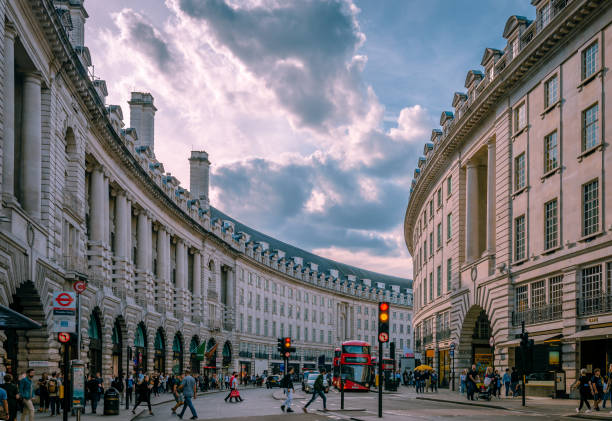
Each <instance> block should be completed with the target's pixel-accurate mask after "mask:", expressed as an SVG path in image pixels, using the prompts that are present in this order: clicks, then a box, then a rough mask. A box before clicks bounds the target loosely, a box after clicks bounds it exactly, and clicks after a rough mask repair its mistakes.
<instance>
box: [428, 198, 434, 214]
mask: <svg viewBox="0 0 612 421" xmlns="http://www.w3.org/2000/svg"><path fill="white" fill-rule="evenodd" d="M433 216H434V211H433V199H431V200H430V201H429V219H431V218H433Z"/></svg>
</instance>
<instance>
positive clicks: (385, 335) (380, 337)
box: [378, 332, 389, 342]
mask: <svg viewBox="0 0 612 421" xmlns="http://www.w3.org/2000/svg"><path fill="white" fill-rule="evenodd" d="M388 340H389V334H388V333H386V332H380V333H379V334H378V341H379V342H387V341H388Z"/></svg>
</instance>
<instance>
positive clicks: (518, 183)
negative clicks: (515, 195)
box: [514, 152, 525, 191]
mask: <svg viewBox="0 0 612 421" xmlns="http://www.w3.org/2000/svg"><path fill="white" fill-rule="evenodd" d="M523 187H525V152H523V153H521V154H520V155H518V156H517V157H516V158H514V191H518V190H520V189H522V188H523Z"/></svg>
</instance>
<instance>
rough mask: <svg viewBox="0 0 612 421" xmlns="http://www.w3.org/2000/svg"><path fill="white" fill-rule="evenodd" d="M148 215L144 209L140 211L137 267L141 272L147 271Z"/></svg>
mask: <svg viewBox="0 0 612 421" xmlns="http://www.w3.org/2000/svg"><path fill="white" fill-rule="evenodd" d="M148 226H149V224H148V222H147V215H146V213H145V211H144V210H142V209H141V210H139V211H138V225H137V230H138V233H137V234H138V245H137V256H136V267H137V268H138V270H139V271H141V272H146V271H147V256H148V253H147V230H148Z"/></svg>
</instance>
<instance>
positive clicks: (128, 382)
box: [125, 372, 135, 409]
mask: <svg viewBox="0 0 612 421" xmlns="http://www.w3.org/2000/svg"><path fill="white" fill-rule="evenodd" d="M134 373H135V372H134ZM133 391H134V374H130V375H128V376H127V377H126V378H125V409H130V402H132V392H133Z"/></svg>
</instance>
